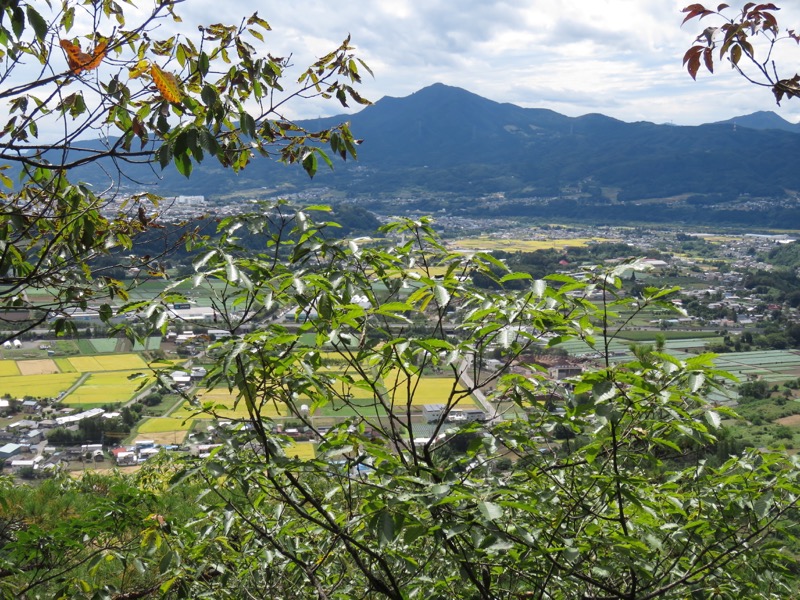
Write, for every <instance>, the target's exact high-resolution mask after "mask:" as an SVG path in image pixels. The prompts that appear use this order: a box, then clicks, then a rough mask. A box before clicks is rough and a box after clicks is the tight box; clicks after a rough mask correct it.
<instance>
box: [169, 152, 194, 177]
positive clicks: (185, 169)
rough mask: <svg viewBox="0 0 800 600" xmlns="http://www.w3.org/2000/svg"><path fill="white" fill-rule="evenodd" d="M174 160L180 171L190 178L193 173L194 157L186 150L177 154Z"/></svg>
mask: <svg viewBox="0 0 800 600" xmlns="http://www.w3.org/2000/svg"><path fill="white" fill-rule="evenodd" d="M172 160H173V162H174V163H175V167H176V168H177V169H178V173H180V174H181V175H183V176H184V177H186V178H187V179H188V178H189V176H190V175H191V174H192V159H191V157H190V155H189V153H188V152H184V153H182V154H176V155H175V156H174V157H173V158H172Z"/></svg>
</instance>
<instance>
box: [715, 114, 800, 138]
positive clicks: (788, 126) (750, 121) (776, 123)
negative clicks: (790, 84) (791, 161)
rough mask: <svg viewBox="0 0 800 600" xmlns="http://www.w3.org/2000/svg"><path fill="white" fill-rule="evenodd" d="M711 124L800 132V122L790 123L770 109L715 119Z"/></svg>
mask: <svg viewBox="0 0 800 600" xmlns="http://www.w3.org/2000/svg"><path fill="white" fill-rule="evenodd" d="M712 125H736V126H738V127H747V128H748V129H779V130H781V131H791V132H792V133H800V124H797V123H791V122H789V121H787V120H786V119H784V118H783V117H781V116H780V115H778V114H776V113H775V112H773V111H771V110H759V111H757V112H754V113H750V114H748V115H741V116H739V117H733V118H732V119H726V120H725V121H716V122H715V123H712Z"/></svg>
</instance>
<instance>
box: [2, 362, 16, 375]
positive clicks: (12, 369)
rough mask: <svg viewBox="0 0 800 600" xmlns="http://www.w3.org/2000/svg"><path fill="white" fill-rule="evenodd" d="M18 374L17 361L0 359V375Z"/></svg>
mask: <svg viewBox="0 0 800 600" xmlns="http://www.w3.org/2000/svg"><path fill="white" fill-rule="evenodd" d="M12 375H19V369H18V368H17V363H16V362H15V361H13V360H0V377H10V376H12Z"/></svg>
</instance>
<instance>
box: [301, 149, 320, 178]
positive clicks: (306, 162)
mask: <svg viewBox="0 0 800 600" xmlns="http://www.w3.org/2000/svg"><path fill="white" fill-rule="evenodd" d="M303 169H304V170H305V172H306V173H308V176H309V177H314V175H316V173H317V155H316V154H315V153H314V152H313V151H310V150H309V152H308V153H307V154H306V155H305V156H304V157H303Z"/></svg>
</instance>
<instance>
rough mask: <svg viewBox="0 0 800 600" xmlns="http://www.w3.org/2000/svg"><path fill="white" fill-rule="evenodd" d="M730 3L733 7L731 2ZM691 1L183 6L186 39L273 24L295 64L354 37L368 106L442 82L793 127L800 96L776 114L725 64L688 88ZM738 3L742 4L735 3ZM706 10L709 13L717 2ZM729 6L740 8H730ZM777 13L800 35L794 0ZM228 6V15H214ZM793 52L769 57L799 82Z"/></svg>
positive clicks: (661, 114)
mask: <svg viewBox="0 0 800 600" xmlns="http://www.w3.org/2000/svg"><path fill="white" fill-rule="evenodd" d="M729 1H730V0H729ZM690 3H691V2H690V0H680V1H676V0H566V1H563V2H554V1H553V0H459V1H458V2H454V1H453V0H339V1H338V2H331V1H330V0H305V1H304V2H302V3H296V2H287V1H286V0H260V1H259V2H253V1H252V0H186V2H185V3H183V4H182V5H180V7H179V12H180V14H181V15H182V16H183V18H184V25H185V26H186V27H187V31H192V29H193V30H194V31H195V32H196V26H197V24H199V23H204V22H205V23H209V22H216V21H223V22H226V23H232V22H236V21H237V20H238V19H239V18H241V17H244V16H246V15H250V14H252V12H253V10H254V9H256V8H257V10H258V13H259V16H260V17H262V18H264V19H266V20H267V21H268V22H269V23H270V25H271V26H272V32H271V33H270V34H269V35H268V37H266V47H267V48H268V49H269V51H270V52H272V54H273V55H286V54H289V53H291V54H292V56H293V61H294V64H295V65H297V66H298V67H300V66H307V65H308V64H310V63H311V62H313V60H314V58H315V57H317V56H321V55H323V54H325V53H327V52H328V51H330V50H332V49H333V48H335V47H336V46H337V45H338V44H339V43H340V42H341V41H342V40H343V39H344V38H345V36H346V35H348V34H350V35H351V36H352V43H353V45H354V46H355V47H356V49H357V55H358V56H359V57H360V58H361V59H363V60H364V61H365V62H366V63H367V64H368V65H369V66H370V68H371V69H372V70H373V72H374V78H371V77H369V76H367V77H365V79H364V82H363V85H362V86H361V88H360V91H361V93H362V94H363V95H364V96H365V97H367V98H369V99H370V100H373V101H375V100H378V99H380V98H381V97H383V96H394V97H402V96H407V95H409V94H411V93H413V92H415V91H417V90H419V89H421V88H423V87H425V86H428V85H430V84H433V83H436V82H441V83H445V84H448V85H453V86H457V87H461V88H464V89H466V90H469V91H471V92H474V93H476V94H478V95H480V96H484V97H486V98H489V99H491V100H495V101H498V102H510V103H513V104H517V105H519V106H523V107H529V108H549V109H552V110H555V111H557V112H560V113H562V114H565V115H569V116H578V115H582V114H586V113H593V112H598V113H603V114H606V115H608V116H612V117H615V118H618V119H621V120H623V121H641V120H645V121H652V122H655V123H674V124H676V125H696V124H700V123H707V122H713V121H719V120H724V119H728V118H731V117H735V116H738V115H743V114H748V113H751V112H755V111H758V110H772V111H775V112H777V113H778V114H780V115H781V116H782V117H783V118H785V119H787V120H788V121H791V122H793V123H794V122H798V121H800V99H794V100H788V101H787V100H784V101H783V102H782V105H783V106H781V107H779V106H777V105H776V103H775V99H774V97H773V96H772V93H771V92H770V91H769V89H766V88H758V87H755V86H753V85H752V84H749V83H747V82H746V81H745V80H744V79H743V78H742V77H740V76H738V75H737V74H736V73H735V72H733V71H732V70H731V69H730V67H728V66H727V65H726V64H719V65H718V68H717V69H716V71H717V72H716V74H714V75H710V74H708V73H707V72H705V71H701V73H700V74H699V75H698V78H697V79H698V81H697V82H695V81H692V79H691V77H689V75H688V74H687V73H686V70H685V68H684V67H683V66H682V58H683V54H684V52H685V51H686V49H687V48H688V47H689V46H691V44H692V42H693V40H694V38H695V37H696V36H697V35H698V33H700V31H701V30H702V29H703V28H704V27H705V26H707V25H708V24H710V23H706V21H701V22H699V23H698V22H697V21H692V22H690V23H687V24H686V25H684V26H683V27H681V21H682V20H683V15H682V14H681V12H680V10H681V8H683V6H686V5H687V4H690ZM742 3H743V0H742ZM709 4H710V5H716V2H714V1H713V0H712V2H710V3H709ZM731 4H733V5H735V4H736V2H735V1H734V2H731ZM779 4H783V5H784V6H783V9H782V10H781V11H780V12H778V13H777V16H778V17H779V22H780V23H781V24H782V25H783V26H785V27H787V28H797V29H800V3H798V2H797V1H796V0H784V1H783V2H779ZM221 6H224V14H220V10H219V8H220V7H221ZM798 55H800V48H799V47H798V45H797V44H795V43H793V42H789V43H787V44H786V47H785V48H779V49H778V51H777V53H776V54H775V55H774V56H775V57H776V59H777V63H778V65H783V66H784V69H785V70H786V76H792V75H794V72H795V71H791V72H789V71H788V69H792V68H794V69H796V68H797V65H798V63H800V61H798V60H797V58H798ZM343 112H346V111H345V110H344V109H342V107H341V106H340V105H338V104H337V103H335V102H325V103H322V102H315V101H303V102H297V103H295V104H294V105H293V106H291V107H290V109H289V110H288V113H287V116H289V117H292V118H311V117H317V116H330V115H335V114H341V113H343Z"/></svg>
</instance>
